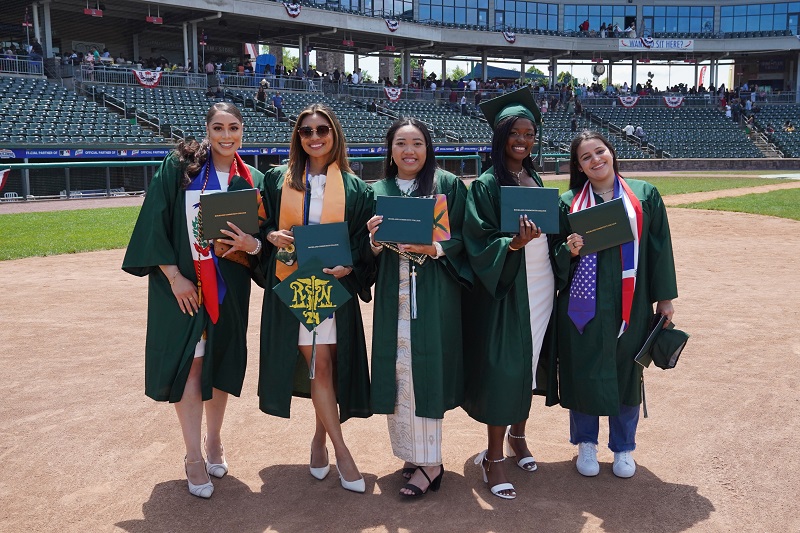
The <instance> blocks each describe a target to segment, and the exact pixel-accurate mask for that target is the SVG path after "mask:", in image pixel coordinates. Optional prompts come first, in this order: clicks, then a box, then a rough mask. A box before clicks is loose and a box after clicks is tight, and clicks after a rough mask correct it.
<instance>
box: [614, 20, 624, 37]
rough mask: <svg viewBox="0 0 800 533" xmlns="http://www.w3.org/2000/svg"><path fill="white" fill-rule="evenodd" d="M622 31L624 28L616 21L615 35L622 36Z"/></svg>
mask: <svg viewBox="0 0 800 533" xmlns="http://www.w3.org/2000/svg"><path fill="white" fill-rule="evenodd" d="M620 33H622V30H621V29H620V27H619V24H617V23H614V36H615V37H620Z"/></svg>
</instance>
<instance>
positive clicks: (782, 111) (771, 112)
mask: <svg viewBox="0 0 800 533" xmlns="http://www.w3.org/2000/svg"><path fill="white" fill-rule="evenodd" d="M755 116H756V119H755V122H756V127H758V129H759V130H761V131H765V129H766V127H767V126H770V125H771V126H772V127H773V128H774V129H775V132H774V133H768V134H767V139H769V141H770V142H771V143H773V144H774V145H775V147H776V148H777V149H778V150H780V151H781V152H783V155H784V157H800V130H798V131H793V132H790V133H787V132H784V131H783V125H784V123H786V121H787V120H790V121H791V122H792V124H794V127H795V128H798V125H800V105H797V104H776V105H768V106H763V107H762V108H761V110H760V111H759V112H758V113H756V114H755Z"/></svg>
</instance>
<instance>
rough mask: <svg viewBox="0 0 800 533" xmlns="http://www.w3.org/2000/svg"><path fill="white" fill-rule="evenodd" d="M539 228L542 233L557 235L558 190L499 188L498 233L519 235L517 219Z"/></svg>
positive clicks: (549, 188)
mask: <svg viewBox="0 0 800 533" xmlns="http://www.w3.org/2000/svg"><path fill="white" fill-rule="evenodd" d="M522 215H528V220H530V221H531V222H533V223H534V224H536V227H537V228H541V230H542V233H549V234H551V235H553V234H556V233H558V189H555V188H551V187H500V231H502V232H503V233H513V234H515V235H516V234H517V233H519V217H520V216H522Z"/></svg>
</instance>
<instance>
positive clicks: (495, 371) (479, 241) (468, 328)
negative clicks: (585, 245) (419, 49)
mask: <svg viewBox="0 0 800 533" xmlns="http://www.w3.org/2000/svg"><path fill="white" fill-rule="evenodd" d="M481 109H482V110H483V112H484V114H485V115H486V117H487V119H488V120H489V124H490V125H491V126H492V127H493V129H494V135H493V137H492V154H491V158H492V167H491V168H489V170H487V171H486V172H485V173H484V174H483V175H481V176H480V177H479V178H478V179H477V180H476V181H475V182H473V183H472V185H471V186H470V189H469V193H468V195H467V210H466V218H465V220H464V231H463V233H464V244H465V246H466V249H467V253H468V255H469V261H470V264H471V265H472V269H473V270H474V272H475V278H476V280H475V289H474V290H473V291H472V292H471V293H469V294H468V295H467V296H465V298H464V302H465V305H464V311H463V321H464V351H465V366H466V390H465V400H464V409H465V410H466V411H467V413H468V414H469V415H470V416H471V417H472V418H474V419H475V420H477V421H479V422H483V423H484V424H486V425H487V428H488V448H487V450H486V451H484V452H483V453H481V454H479V455H478V457H477V458H476V460H475V462H476V464H480V465H481V468H482V470H483V477H484V481H486V482H487V483H489V486H490V488H491V491H492V493H493V494H495V495H496V496H498V497H500V498H505V499H512V498H515V497H516V492H515V489H514V487H513V485H512V484H511V483H508V481H507V478H506V475H505V471H504V469H503V468H498V467H499V466H500V465H499V464H498V463H500V462H502V461H504V460H505V458H506V455H508V456H509V457H515V458H516V460H515V462H516V464H517V466H519V467H520V468H521V469H522V470H525V471H527V472H533V471H534V470H536V468H537V465H536V461H535V459H534V458H533V456H532V454H531V452H530V450H529V449H528V446H527V443H526V441H525V425H526V422H527V419H528V413H529V411H530V406H531V399H532V394H533V393H536V394H546V393H547V394H548V395H549V396H550V397H549V398H548V400H547V403H548V404H550V405H552V404H555V403H557V399H556V398H555V395H556V387H555V385H554V383H553V382H552V381H553V380H554V379H555V368H554V363H553V360H552V359H553V349H552V340H551V337H552V335H550V329H551V323H552V320H551V319H552V316H553V304H554V299H555V284H554V278H553V266H552V258H551V254H550V249H551V247H550V241H551V239H552V236H549V235H545V234H544V233H542V231H541V229H540V228H538V227H536V225H535V224H534V223H533V222H532V221H530V220H528V219H527V217H521V218H520V221H519V231H518V232H517V234H515V235H508V234H506V233H502V232H501V231H500V218H501V213H500V194H501V193H500V187H501V186H518V187H541V186H542V181H541V179H540V178H539V176H538V174H537V173H536V171H535V170H534V169H533V162H532V160H531V157H530V154H531V150H532V149H533V146H534V144H535V139H536V133H537V125H538V124H540V123H541V113H540V112H539V109H538V107H536V103H535V101H534V100H533V97H532V95H531V93H530V90H529V89H527V88H525V89H521V90H519V91H515V92H513V93H509V94H506V95H504V96H501V97H499V98H495V99H493V100H489V101H487V102H484V103H483V104H481ZM554 207H555V206H554ZM504 442H505V446H506V453H505V455H504V453H503V445H504Z"/></svg>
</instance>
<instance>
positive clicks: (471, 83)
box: [469, 78, 478, 91]
mask: <svg viewBox="0 0 800 533" xmlns="http://www.w3.org/2000/svg"><path fill="white" fill-rule="evenodd" d="M469 90H470V91H477V90H478V82H477V81H475V79H474V78H473V79H471V80H469Z"/></svg>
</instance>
